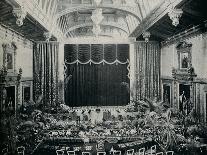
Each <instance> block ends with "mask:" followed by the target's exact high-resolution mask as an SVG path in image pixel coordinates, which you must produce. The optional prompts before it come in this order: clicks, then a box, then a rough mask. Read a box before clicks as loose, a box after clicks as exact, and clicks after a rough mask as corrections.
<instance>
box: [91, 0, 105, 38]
mask: <svg viewBox="0 0 207 155" xmlns="http://www.w3.org/2000/svg"><path fill="white" fill-rule="evenodd" d="M94 2H95V3H96V6H98V5H99V4H100V3H101V0H95V1H94ZM103 18H104V16H103V14H102V9H100V8H96V9H95V10H93V11H92V16H91V20H92V22H93V29H92V32H93V34H95V36H98V35H99V34H100V33H101V27H100V24H101V22H102V20H103Z"/></svg>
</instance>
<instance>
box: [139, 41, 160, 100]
mask: <svg viewBox="0 0 207 155" xmlns="http://www.w3.org/2000/svg"><path fill="white" fill-rule="evenodd" d="M135 63H136V99H137V100H143V99H145V98H149V99H153V98H154V97H158V98H160V92H161V90H160V46H159V43H157V42H149V43H145V42H137V43H135Z"/></svg>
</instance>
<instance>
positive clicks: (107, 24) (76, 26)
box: [64, 22, 129, 36]
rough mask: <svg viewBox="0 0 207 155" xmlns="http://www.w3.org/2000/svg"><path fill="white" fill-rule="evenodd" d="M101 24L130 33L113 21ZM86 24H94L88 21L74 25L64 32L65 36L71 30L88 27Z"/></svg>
mask: <svg viewBox="0 0 207 155" xmlns="http://www.w3.org/2000/svg"><path fill="white" fill-rule="evenodd" d="M100 25H103V26H112V27H115V28H118V29H120V30H122V31H124V32H125V33H126V34H129V33H128V32H127V30H125V29H123V28H122V27H121V26H119V25H118V24H115V23H113V22H111V23H106V22H104V23H101V24H100ZM86 26H93V23H91V22H88V23H82V24H78V25H75V26H72V27H70V28H69V29H68V30H67V31H65V32H64V36H66V35H67V33H68V32H70V31H73V30H75V29H78V28H81V27H86Z"/></svg>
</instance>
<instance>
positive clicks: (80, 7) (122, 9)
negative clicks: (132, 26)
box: [56, 6, 141, 23]
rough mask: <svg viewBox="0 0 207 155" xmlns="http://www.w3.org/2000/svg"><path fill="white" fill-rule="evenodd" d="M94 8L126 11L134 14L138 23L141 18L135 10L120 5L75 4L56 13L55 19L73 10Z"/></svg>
mask: <svg viewBox="0 0 207 155" xmlns="http://www.w3.org/2000/svg"><path fill="white" fill-rule="evenodd" d="M96 8H100V9H115V10H119V11H122V12H126V13H128V14H130V15H132V16H134V17H135V18H136V19H137V20H138V21H139V23H141V19H140V17H139V16H138V15H137V12H136V13H135V12H133V11H130V9H129V10H126V9H124V7H123V6H120V7H115V6H98V7H95V6H76V7H71V8H67V9H65V10H63V11H61V12H59V13H58V14H57V15H56V19H58V18H60V17H61V16H64V15H66V14H70V13H73V12H77V11H84V10H94V9H96Z"/></svg>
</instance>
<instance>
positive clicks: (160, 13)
mask: <svg viewBox="0 0 207 155" xmlns="http://www.w3.org/2000/svg"><path fill="white" fill-rule="evenodd" d="M171 1H172V2H171ZM171 1H167V0H166V1H164V3H162V4H161V5H160V6H158V7H157V8H155V9H154V10H153V11H152V12H151V13H150V14H149V15H148V16H147V17H146V18H144V19H143V21H142V22H141V23H140V25H139V26H138V27H137V28H136V29H135V30H134V31H133V32H132V33H131V34H130V37H139V36H140V35H141V34H142V33H143V32H144V31H147V30H148V29H149V28H150V27H151V26H152V25H154V24H155V23H156V22H157V21H158V20H160V19H161V18H162V17H164V16H165V15H166V14H167V13H168V12H169V10H170V9H171V8H172V6H177V5H179V4H181V3H182V2H183V1H186V0H174V1H173V0H171Z"/></svg>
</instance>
